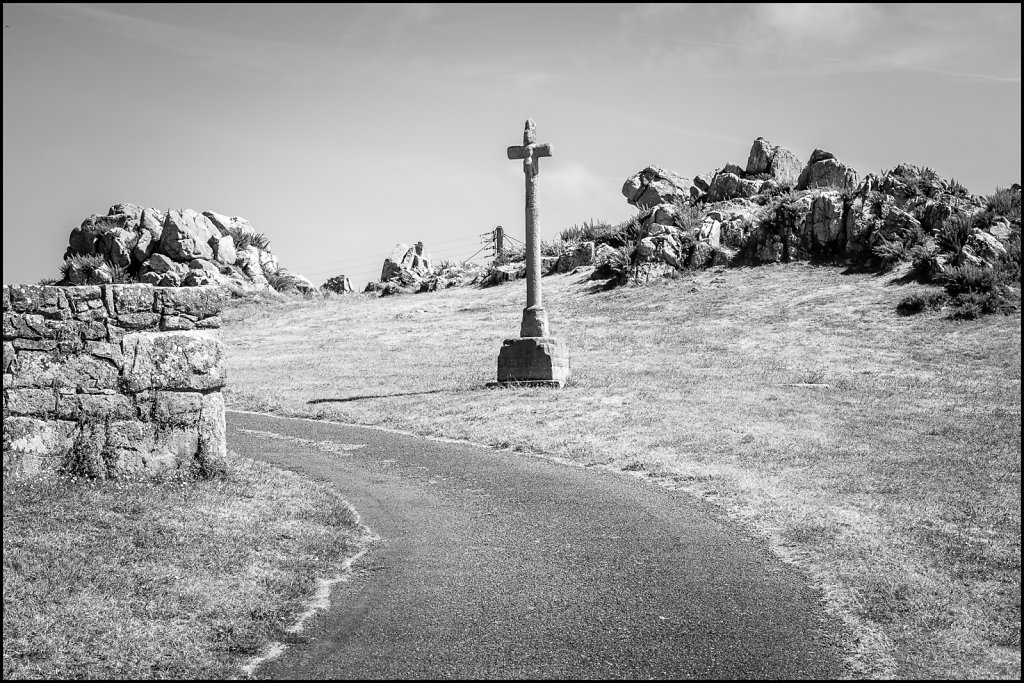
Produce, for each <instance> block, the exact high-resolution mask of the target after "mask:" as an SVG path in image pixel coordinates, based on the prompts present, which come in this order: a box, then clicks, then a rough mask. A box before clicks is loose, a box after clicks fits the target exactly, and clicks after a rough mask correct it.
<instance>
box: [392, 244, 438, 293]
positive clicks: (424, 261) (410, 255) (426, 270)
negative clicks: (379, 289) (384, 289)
mask: <svg viewBox="0 0 1024 683" xmlns="http://www.w3.org/2000/svg"><path fill="white" fill-rule="evenodd" d="M429 275H431V264H430V254H429V253H427V251H426V250H425V249H424V247H423V242H417V243H416V244H415V245H413V246H412V247H410V246H409V245H407V244H396V245H395V248H394V250H393V251H392V252H391V256H390V257H389V258H386V259H384V267H383V268H382V269H381V273H380V281H381V282H389V281H391V280H398V281H400V282H402V283H403V284H412V283H413V282H416V281H419V280H422V279H423V278H424V277H427V276H429Z"/></svg>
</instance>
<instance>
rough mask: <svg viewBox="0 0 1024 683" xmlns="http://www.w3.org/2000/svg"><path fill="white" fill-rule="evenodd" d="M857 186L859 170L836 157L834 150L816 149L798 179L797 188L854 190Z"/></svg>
mask: <svg viewBox="0 0 1024 683" xmlns="http://www.w3.org/2000/svg"><path fill="white" fill-rule="evenodd" d="M856 186H857V171H855V170H854V169H852V168H850V167H849V166H847V165H846V164H844V163H842V162H841V161H839V160H838V159H836V157H835V155H834V154H832V152H826V151H825V150H823V149H816V150H814V151H813V152H812V153H811V158H810V159H809V160H808V162H807V166H805V167H804V170H803V171H801V173H800V178H799V179H798V180H797V183H796V189H797V190H813V189H816V188H832V189H839V190H852V189H854V188H855V187H856Z"/></svg>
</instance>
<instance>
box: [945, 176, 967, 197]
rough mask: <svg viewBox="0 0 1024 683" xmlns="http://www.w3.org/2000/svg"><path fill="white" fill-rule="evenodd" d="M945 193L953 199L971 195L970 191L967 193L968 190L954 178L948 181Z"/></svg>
mask: <svg viewBox="0 0 1024 683" xmlns="http://www.w3.org/2000/svg"><path fill="white" fill-rule="evenodd" d="M946 191H947V192H949V193H950V194H951V195H953V196H954V197H968V196H970V194H971V193H970V191H968V189H967V188H966V187H965V186H964V185H963V184H961V183H960V182H958V181H957V179H956V178H950V179H949V183H948V184H947V186H946Z"/></svg>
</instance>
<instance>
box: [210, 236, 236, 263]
mask: <svg viewBox="0 0 1024 683" xmlns="http://www.w3.org/2000/svg"><path fill="white" fill-rule="evenodd" d="M210 247H212V248H213V258H214V259H215V260H217V261H219V262H221V263H224V264H227V265H229V266H233V265H234V264H235V261H236V260H237V259H238V253H237V252H236V251H235V240H234V238H233V237H231V235H221V236H220V237H213V238H211V239H210Z"/></svg>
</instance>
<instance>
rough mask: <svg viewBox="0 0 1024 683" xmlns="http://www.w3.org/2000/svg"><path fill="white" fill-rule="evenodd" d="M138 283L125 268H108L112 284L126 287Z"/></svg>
mask: <svg viewBox="0 0 1024 683" xmlns="http://www.w3.org/2000/svg"><path fill="white" fill-rule="evenodd" d="M138 281H139V280H138V278H136V277H135V276H134V275H132V274H131V272H130V271H129V270H128V267H127V266H111V267H110V282H111V283H112V284H115V285H127V284H131V283H133V282H138Z"/></svg>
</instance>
